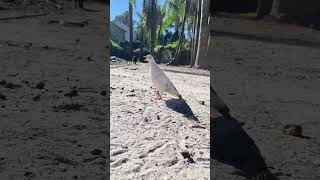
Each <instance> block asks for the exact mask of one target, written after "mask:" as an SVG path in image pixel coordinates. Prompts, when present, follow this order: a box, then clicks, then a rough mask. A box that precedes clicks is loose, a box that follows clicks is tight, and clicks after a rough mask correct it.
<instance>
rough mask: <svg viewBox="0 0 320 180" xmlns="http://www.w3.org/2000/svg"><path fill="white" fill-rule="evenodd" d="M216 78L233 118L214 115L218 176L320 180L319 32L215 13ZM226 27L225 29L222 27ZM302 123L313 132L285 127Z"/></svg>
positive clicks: (213, 50) (213, 56)
mask: <svg viewBox="0 0 320 180" xmlns="http://www.w3.org/2000/svg"><path fill="white" fill-rule="evenodd" d="M215 22H216V24H215V26H213V27H215V28H216V29H215V30H216V31H219V32H220V33H213V35H214V36H213V39H212V40H211V47H210V54H209V56H210V59H211V62H212V69H211V70H212V71H211V75H212V77H211V80H212V81H214V85H215V88H216V90H217V92H218V93H219V94H220V96H222V97H223V99H224V100H225V101H226V103H227V104H228V105H229V106H230V109H231V110H232V114H233V116H234V119H232V120H225V119H223V118H221V117H218V116H217V117H216V118H213V119H211V122H212V125H211V148H212V151H211V155H212V167H211V168H212V175H211V177H212V178H213V179H217V180H220V179H235V180H242V179H249V178H253V177H257V176H259V175H262V174H267V173H268V172H271V173H273V174H274V175H273V176H269V179H281V180H295V179H296V180H316V179H320V173H319V172H320V156H319V152H320V141H319V136H320V131H319V127H320V122H319V115H320V111H319V107H320V96H319V92H320V83H319V82H320V61H319V58H320V48H319V42H320V41H319V40H318V39H319V38H320V32H319V31H316V30H312V29H306V28H303V27H296V26H293V25H281V24H277V23H276V24H272V23H270V22H266V23H263V22H255V21H248V20H240V19H228V18H216V19H215ZM223 32H226V33H223ZM287 124H297V125H301V126H302V130H303V131H302V134H303V135H304V136H307V137H309V138H310V139H308V138H301V137H294V136H290V135H287V134H284V133H283V132H282V130H283V127H284V126H285V125H287Z"/></svg>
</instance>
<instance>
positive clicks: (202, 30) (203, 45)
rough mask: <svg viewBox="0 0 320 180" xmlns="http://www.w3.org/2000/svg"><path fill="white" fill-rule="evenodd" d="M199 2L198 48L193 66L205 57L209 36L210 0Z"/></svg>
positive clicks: (196, 65)
mask: <svg viewBox="0 0 320 180" xmlns="http://www.w3.org/2000/svg"><path fill="white" fill-rule="evenodd" d="M200 2H201V11H200V12H201V18H200V26H199V27H198V28H199V29H198V38H199V39H198V48H197V54H196V59H195V67H199V66H201V62H203V61H204V60H205V59H206V58H207V45H208V40H209V38H210V26H209V24H208V18H209V8H210V0H200Z"/></svg>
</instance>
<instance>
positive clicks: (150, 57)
mask: <svg viewBox="0 0 320 180" xmlns="http://www.w3.org/2000/svg"><path fill="white" fill-rule="evenodd" d="M143 57H144V58H145V61H148V62H150V61H154V58H153V56H152V55H151V54H148V55H146V56H143Z"/></svg>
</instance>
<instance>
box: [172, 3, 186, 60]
mask: <svg viewBox="0 0 320 180" xmlns="http://www.w3.org/2000/svg"><path fill="white" fill-rule="evenodd" d="M188 2H189V1H188V0H186V5H185V9H184V16H183V19H182V27H181V30H180V34H179V41H178V46H177V49H176V52H175V55H174V60H173V64H174V63H175V62H176V61H177V58H178V55H179V53H180V50H181V46H182V45H183V40H184V29H185V24H186V20H187V16H188V10H189V3H188Z"/></svg>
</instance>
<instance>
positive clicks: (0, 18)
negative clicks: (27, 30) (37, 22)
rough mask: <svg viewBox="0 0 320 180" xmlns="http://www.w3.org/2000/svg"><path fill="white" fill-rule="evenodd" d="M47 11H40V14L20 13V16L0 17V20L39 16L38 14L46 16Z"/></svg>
mask: <svg viewBox="0 0 320 180" xmlns="http://www.w3.org/2000/svg"><path fill="white" fill-rule="evenodd" d="M48 14H49V13H48V12H46V13H40V14H31V15H22V16H13V17H0V21H4V20H12V19H24V18H33V17H39V16H46V15H48Z"/></svg>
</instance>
